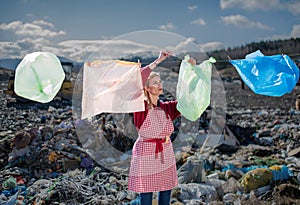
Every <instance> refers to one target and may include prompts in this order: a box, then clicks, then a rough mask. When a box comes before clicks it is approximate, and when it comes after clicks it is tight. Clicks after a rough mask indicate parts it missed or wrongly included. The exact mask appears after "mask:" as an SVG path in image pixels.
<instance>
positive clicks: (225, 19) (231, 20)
mask: <svg viewBox="0 0 300 205" xmlns="http://www.w3.org/2000/svg"><path fill="white" fill-rule="evenodd" d="M221 22H222V23H223V24H225V25H234V26H237V27H240V28H259V29H261V30H271V28H270V27H268V26H267V25H265V24H262V23H261V22H254V21H251V20H249V19H248V18H247V17H245V16H242V15H239V14H237V15H231V16H222V17H221Z"/></svg>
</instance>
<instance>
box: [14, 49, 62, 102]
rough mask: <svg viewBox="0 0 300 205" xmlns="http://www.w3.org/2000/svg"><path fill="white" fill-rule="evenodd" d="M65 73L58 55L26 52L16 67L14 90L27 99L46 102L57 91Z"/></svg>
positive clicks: (51, 98)
mask: <svg viewBox="0 0 300 205" xmlns="http://www.w3.org/2000/svg"><path fill="white" fill-rule="evenodd" d="M64 79H65V73H64V71H63V68H62V66H61V63H60V60H59V59H58V57H57V56H56V55H54V54H52V53H50V52H34V53H30V54H27V55H26V56H25V57H24V58H23V60H22V61H21V62H20V63H19V65H18V67H17V68H16V74H15V85H14V90H15V92H16V94H17V95H19V96H21V97H24V98H26V99H29V100H33V101H37V102H41V103H47V102H50V101H51V100H53V98H54V97H55V96H56V94H57V93H58V92H59V90H60V88H61V85H62V83H63V81H64Z"/></svg>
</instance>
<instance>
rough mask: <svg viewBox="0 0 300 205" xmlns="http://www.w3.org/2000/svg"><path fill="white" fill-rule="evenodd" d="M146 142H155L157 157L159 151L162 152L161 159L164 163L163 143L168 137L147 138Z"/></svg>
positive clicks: (156, 156)
mask: <svg viewBox="0 0 300 205" xmlns="http://www.w3.org/2000/svg"><path fill="white" fill-rule="evenodd" d="M145 142H153V143H155V158H156V159H157V158H158V153H160V152H161V161H162V163H164V154H163V150H164V147H163V143H165V142H167V137H166V138H165V139H161V138H152V139H148V140H145Z"/></svg>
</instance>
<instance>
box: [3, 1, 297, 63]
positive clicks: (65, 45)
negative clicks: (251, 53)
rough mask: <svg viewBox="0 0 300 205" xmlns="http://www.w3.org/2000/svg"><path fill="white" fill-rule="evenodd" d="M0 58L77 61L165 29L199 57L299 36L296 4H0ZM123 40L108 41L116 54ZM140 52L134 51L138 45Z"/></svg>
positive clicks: (138, 2)
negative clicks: (48, 55) (34, 55)
mask: <svg viewBox="0 0 300 205" xmlns="http://www.w3.org/2000/svg"><path fill="white" fill-rule="evenodd" d="M0 3H1V9H0V10H1V12H0V59H7V58H23V57H24V56H25V55H26V54H28V53H31V52H36V51H48V52H52V53H54V54H56V55H59V56H63V57H65V58H68V59H70V60H74V61H85V59H86V58H87V57H88V56H89V55H91V54H92V53H94V52H97V49H99V46H100V45H103V44H105V42H107V41H112V40H113V39H117V38H118V37H120V36H122V35H128V33H132V32H138V31H147V30H154V31H156V30H157V31H165V32H170V33H174V34H176V35H180V36H182V37H184V38H186V39H188V40H189V41H193V42H194V43H195V44H196V45H197V46H199V47H200V48H201V49H203V50H204V51H210V50H216V49H222V48H233V47H236V46H241V45H246V44H247V43H252V42H259V41H265V40H278V39H288V38H295V37H300V0H247V1H246V0H0ZM126 46H127V47H130V46H131V42H129V41H126V42H124V41H120V42H116V43H115V44H114V46H113V47H110V48H109V49H110V51H111V50H114V49H118V50H122V49H123V50H124V49H125V47H126ZM139 46H141V45H139Z"/></svg>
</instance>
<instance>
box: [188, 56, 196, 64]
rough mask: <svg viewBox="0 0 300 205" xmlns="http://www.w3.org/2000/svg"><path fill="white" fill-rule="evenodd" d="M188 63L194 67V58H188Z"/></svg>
mask: <svg viewBox="0 0 300 205" xmlns="http://www.w3.org/2000/svg"><path fill="white" fill-rule="evenodd" d="M188 62H189V63H190V64H192V65H196V60H195V59H194V58H190V59H189V60H188Z"/></svg>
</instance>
